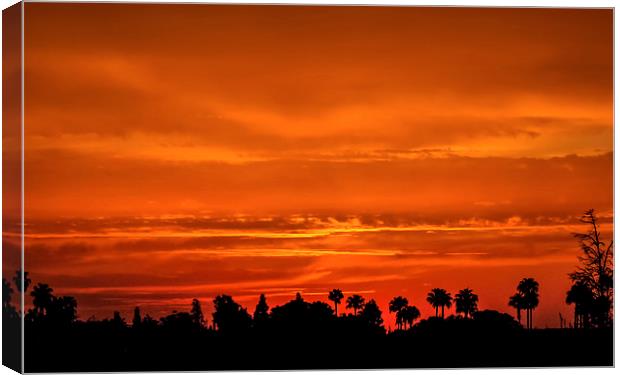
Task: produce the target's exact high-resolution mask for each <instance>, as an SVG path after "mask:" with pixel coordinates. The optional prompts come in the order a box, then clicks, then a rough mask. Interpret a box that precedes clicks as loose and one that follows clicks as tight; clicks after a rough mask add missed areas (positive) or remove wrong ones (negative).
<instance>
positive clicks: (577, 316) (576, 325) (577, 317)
mask: <svg viewBox="0 0 620 375" xmlns="http://www.w3.org/2000/svg"><path fill="white" fill-rule="evenodd" d="M577 320H579V314H577V306H575V317H574V318H573V322H574V325H575V328H579V325H578V323H577Z"/></svg>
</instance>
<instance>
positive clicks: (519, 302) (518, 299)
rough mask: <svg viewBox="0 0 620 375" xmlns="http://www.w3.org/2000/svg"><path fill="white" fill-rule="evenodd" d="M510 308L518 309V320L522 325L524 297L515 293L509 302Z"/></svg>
mask: <svg viewBox="0 0 620 375" xmlns="http://www.w3.org/2000/svg"><path fill="white" fill-rule="evenodd" d="M508 306H510V307H514V308H515V309H517V320H518V321H519V324H521V310H522V309H523V308H524V303H523V296H522V295H521V294H519V293H515V294H514V295H513V296H511V297H510V299H509V300H508Z"/></svg>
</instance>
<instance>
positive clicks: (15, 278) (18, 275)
mask: <svg viewBox="0 0 620 375" xmlns="http://www.w3.org/2000/svg"><path fill="white" fill-rule="evenodd" d="M13 281H14V282H15V286H16V287H17V291H18V292H20V293H26V291H27V290H28V287H29V286H30V284H31V283H32V280H30V278H29V277H28V272H24V288H23V289H22V270H21V269H19V270H17V271H15V276H13Z"/></svg>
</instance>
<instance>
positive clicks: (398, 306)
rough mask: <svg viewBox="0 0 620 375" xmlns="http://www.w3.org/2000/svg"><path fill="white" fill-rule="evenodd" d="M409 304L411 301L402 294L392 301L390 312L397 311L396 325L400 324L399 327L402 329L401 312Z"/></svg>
mask: <svg viewBox="0 0 620 375" xmlns="http://www.w3.org/2000/svg"><path fill="white" fill-rule="evenodd" d="M408 305H409V301H408V300H407V298H405V297H401V296H397V297H394V298H392V300H391V301H390V307H389V311H390V313H393V312H394V313H396V325H397V326H398V329H402V325H403V321H402V315H400V319H399V312H400V311H401V310H402V309H404V308H405V307H407V306H408Z"/></svg>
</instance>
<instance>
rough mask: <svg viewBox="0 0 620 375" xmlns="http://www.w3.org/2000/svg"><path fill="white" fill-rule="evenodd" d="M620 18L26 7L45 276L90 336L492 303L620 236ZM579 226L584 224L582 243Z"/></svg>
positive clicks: (30, 257) (29, 175)
mask: <svg viewBox="0 0 620 375" xmlns="http://www.w3.org/2000/svg"><path fill="white" fill-rule="evenodd" d="M612 16H613V15H612V11H611V10H565V9H556V10H542V9H459V8H435V9H433V8H396V7H393V8H378V7H277V6H260V7H258V6H206V5H112V4H81V5H79V4H37V3H28V4H26V29H25V61H26V73H25V75H26V82H25V84H26V86H25V103H26V104H25V108H26V118H25V123H26V139H25V143H26V160H25V169H26V190H25V199H26V206H25V209H26V221H27V228H26V233H27V236H28V238H27V243H26V268H27V269H28V270H29V271H30V272H31V274H32V277H33V278H34V280H35V281H45V282H48V283H50V284H51V285H52V286H53V287H54V288H55V289H56V290H57V291H58V292H59V293H67V294H71V295H75V296H76V297H77V298H78V301H79V303H80V306H79V310H80V316H81V318H83V319H86V318H88V317H89V316H90V315H93V314H95V315H97V317H99V318H102V317H104V316H106V315H109V314H111V311H112V310H113V309H120V310H121V311H122V312H123V313H124V314H126V315H127V316H129V314H130V311H131V310H132V309H133V306H135V305H140V306H141V307H142V309H143V310H144V311H146V312H149V313H151V314H153V315H156V316H159V315H160V314H164V313H168V312H170V311H171V310H173V309H188V308H189V303H190V301H191V298H193V297H199V298H200V299H202V300H203V303H204V304H209V305H210V303H208V301H210V299H212V298H213V296H214V295H215V294H216V293H229V294H232V295H233V296H236V297H238V299H239V301H240V302H242V303H243V304H244V305H246V306H248V307H250V310H253V309H254V305H255V304H256V300H257V296H258V294H259V293H261V292H264V293H266V294H267V297H268V302H269V303H270V304H271V305H272V306H273V305H275V304H277V303H282V302H284V301H286V300H288V299H290V298H292V297H293V295H294V293H295V292H296V291H302V294H304V295H306V296H307V297H308V298H311V299H319V298H321V299H325V296H326V293H327V291H328V290H329V289H330V288H334V287H339V288H341V289H343V291H344V292H345V294H348V293H352V292H359V293H361V294H363V295H364V296H365V297H366V298H375V299H377V301H378V302H379V303H380V306H381V307H382V309H383V311H384V315H385V316H386V317H387V301H388V300H389V299H390V298H391V297H392V296H394V295H399V294H400V295H404V296H407V297H408V298H409V300H410V301H412V302H413V303H414V304H415V305H417V306H418V307H419V308H421V310H422V313H423V315H424V316H428V314H430V313H431V308H430V306H428V305H427V304H426V303H425V302H424V296H425V294H426V293H427V292H428V290H430V289H431V288H432V287H443V288H446V289H449V290H450V291H451V292H452V293H453V294H454V293H455V292H457V291H458V289H459V288H464V287H471V288H473V289H474V290H475V291H476V292H477V293H478V294H479V295H480V300H481V303H480V305H481V307H482V308H494V309H500V310H503V311H509V310H508V307H507V306H506V302H507V298H508V296H509V295H511V294H512V293H513V292H514V288H515V286H516V284H517V282H518V281H519V280H520V279H521V278H522V277H530V276H531V277H535V278H536V279H538V280H539V281H540V282H541V294H542V299H541V305H540V308H539V310H538V311H537V312H536V315H535V324H536V325H538V326H545V325H550V326H555V325H557V324H558V321H559V318H558V312H562V314H564V315H565V316H572V314H571V313H570V310H569V308H568V307H567V306H565V304H564V303H563V300H564V296H565V291H566V290H567V288H568V285H569V282H568V278H567V276H566V274H567V273H568V272H570V271H571V270H572V269H573V268H574V266H575V265H576V256H577V255H578V247H577V244H576V242H575V240H574V239H573V238H572V237H571V232H572V231H576V230H581V229H583V227H582V226H580V225H578V224H577V218H578V216H579V214H580V213H581V212H582V211H584V210H585V209H587V208H590V207H592V208H595V209H597V210H598V211H599V212H600V213H601V216H603V218H604V222H605V224H604V228H603V229H604V230H605V234H606V235H607V236H610V235H611V230H612V227H611V222H612V219H613V205H612V199H613V192H612V185H613V170H612V161H613V158H612V154H611V152H612V151H613V104H612V95H613V86H612V63H613V61H612V60H613V58H612ZM576 224H577V225H576Z"/></svg>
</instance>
